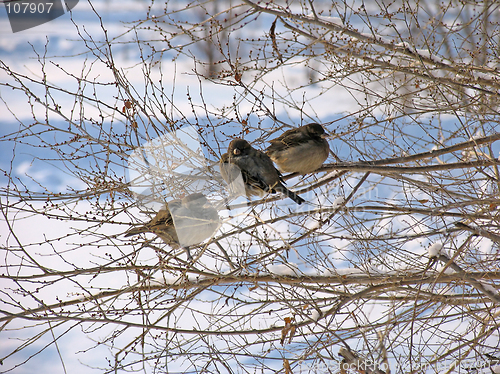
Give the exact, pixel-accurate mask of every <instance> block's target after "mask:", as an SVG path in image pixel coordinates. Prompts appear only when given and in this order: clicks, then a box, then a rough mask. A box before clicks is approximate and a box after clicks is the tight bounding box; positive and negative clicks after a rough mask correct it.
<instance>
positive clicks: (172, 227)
mask: <svg viewBox="0 0 500 374" xmlns="http://www.w3.org/2000/svg"><path fill="white" fill-rule="evenodd" d="M219 222H220V219H219V215H218V213H217V210H216V209H215V208H214V207H213V206H212V205H211V204H210V202H209V201H208V200H207V198H206V197H205V195H203V194H201V193H194V194H191V195H188V196H186V197H184V198H183V199H182V200H179V199H175V200H172V201H170V202H169V203H168V204H165V207H163V208H162V209H160V211H159V212H158V213H157V215H156V216H155V217H154V218H153V219H152V220H151V221H150V222H148V223H146V224H145V225H143V226H140V227H134V228H132V229H130V230H128V231H127V232H126V233H125V236H126V237H128V236H132V235H137V234H141V233H145V232H151V233H153V234H155V235H157V236H158V237H160V238H161V239H162V240H163V241H164V242H165V243H166V244H168V245H169V246H171V247H172V248H173V249H177V248H180V247H182V248H184V250H185V251H186V253H187V256H188V259H189V260H192V257H191V252H190V250H189V247H190V246H193V245H196V244H199V243H201V242H202V241H204V240H205V239H207V238H209V237H211V236H212V234H213V233H214V232H215V231H216V230H217V229H218V227H219Z"/></svg>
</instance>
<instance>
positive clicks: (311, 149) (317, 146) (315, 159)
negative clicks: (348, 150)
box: [266, 123, 330, 174]
mask: <svg viewBox="0 0 500 374" xmlns="http://www.w3.org/2000/svg"><path fill="white" fill-rule="evenodd" d="M326 137H327V134H326V133H325V130H324V129H323V127H322V126H321V125H320V124H318V123H310V124H308V125H305V126H300V127H297V128H296V129H292V130H288V131H285V132H284V133H283V134H281V135H280V136H279V137H277V138H276V139H273V140H271V141H270V142H271V145H270V146H269V147H268V148H267V150H266V154H267V155H268V156H269V157H270V158H271V160H273V161H274V162H275V163H276V165H278V168H279V169H280V171H282V172H284V173H285V172H286V173H299V174H307V173H312V172H313V171H315V170H316V169H318V168H319V167H321V165H323V162H325V160H326V159H327V157H328V153H329V152H330V146H329V145H328V142H327V141H326V140H325V138H326Z"/></svg>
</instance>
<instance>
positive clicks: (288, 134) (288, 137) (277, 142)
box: [267, 129, 310, 152]
mask: <svg viewBox="0 0 500 374" xmlns="http://www.w3.org/2000/svg"><path fill="white" fill-rule="evenodd" d="M309 140H310V139H309V138H308V137H307V136H305V135H304V134H303V133H302V132H301V131H297V129H292V130H288V131H285V132H284V133H283V134H281V135H280V136H279V137H277V138H276V139H273V140H271V141H270V143H271V145H270V146H269V147H268V148H267V151H268V152H273V151H281V150H283V149H287V148H290V147H292V146H296V145H300V144H303V143H306V142H308V141H309Z"/></svg>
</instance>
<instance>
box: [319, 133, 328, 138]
mask: <svg viewBox="0 0 500 374" xmlns="http://www.w3.org/2000/svg"><path fill="white" fill-rule="evenodd" d="M321 137H322V138H323V139H328V138H329V137H330V135H328V134H327V133H324V134H322V135H321Z"/></svg>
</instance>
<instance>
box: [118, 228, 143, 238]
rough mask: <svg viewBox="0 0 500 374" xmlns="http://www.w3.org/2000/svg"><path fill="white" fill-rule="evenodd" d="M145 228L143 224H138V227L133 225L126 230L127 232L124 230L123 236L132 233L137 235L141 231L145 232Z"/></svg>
mask: <svg viewBox="0 0 500 374" xmlns="http://www.w3.org/2000/svg"><path fill="white" fill-rule="evenodd" d="M146 231H147V230H145V229H144V227H143V226H140V227H133V228H131V229H130V230H128V231H127V232H125V233H124V234H123V235H124V236H125V237H127V236H132V235H137V234H141V233H143V232H146Z"/></svg>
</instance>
